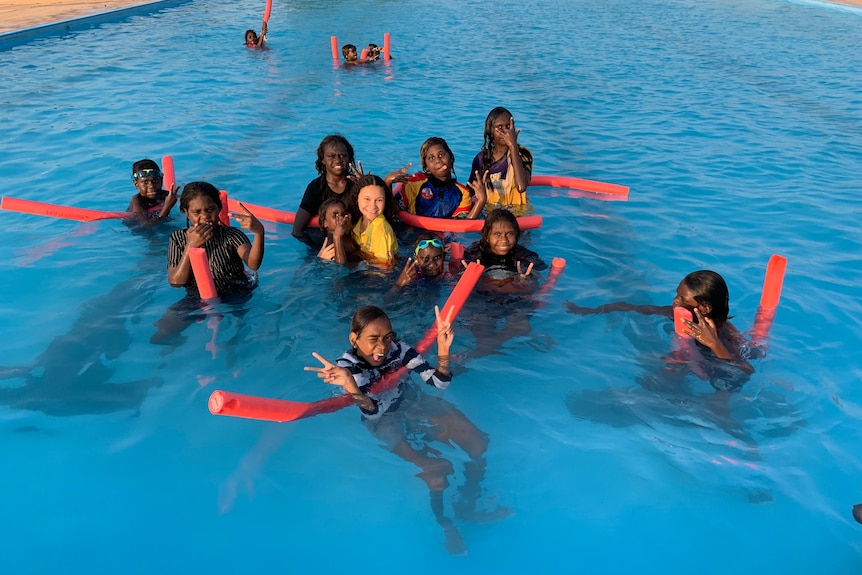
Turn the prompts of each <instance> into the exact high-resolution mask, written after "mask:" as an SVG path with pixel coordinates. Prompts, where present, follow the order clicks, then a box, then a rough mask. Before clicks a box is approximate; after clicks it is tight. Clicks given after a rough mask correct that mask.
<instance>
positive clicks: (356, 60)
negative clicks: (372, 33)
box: [341, 44, 380, 66]
mask: <svg viewBox="0 0 862 575" xmlns="http://www.w3.org/2000/svg"><path fill="white" fill-rule="evenodd" d="M341 55H342V56H344V63H345V64H348V65H351V66H352V65H356V64H368V63H369V62H376V61H378V60H379V59H380V46H378V45H377V44H369V45H368V47H367V48H366V49H365V50H363V51H362V54H359V53H358V52H357V50H356V46H355V45H353V44H345V45H344V46H342V47H341Z"/></svg>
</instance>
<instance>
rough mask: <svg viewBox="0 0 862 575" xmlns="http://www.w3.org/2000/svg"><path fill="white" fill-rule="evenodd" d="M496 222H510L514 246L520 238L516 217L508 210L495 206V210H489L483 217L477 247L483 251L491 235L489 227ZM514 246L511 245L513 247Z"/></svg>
mask: <svg viewBox="0 0 862 575" xmlns="http://www.w3.org/2000/svg"><path fill="white" fill-rule="evenodd" d="M497 222H508V223H509V224H511V226H512V228H513V229H514V230H515V246H517V245H518V240H520V239H521V226H519V225H518V218H516V217H515V216H514V215H513V214H512V212H510V211H509V210H504V209H503V208H497V209H495V210H491V213H490V214H488V217H487V218H485V224H484V225H483V226H482V238H481V239H480V240H479V249H480V250H481V251H483V252H484V251H487V250H488V240H489V239H490V237H491V228H492V227H493V226H494V224H495V223H497ZM515 246H512V247H513V248H514V247H515Z"/></svg>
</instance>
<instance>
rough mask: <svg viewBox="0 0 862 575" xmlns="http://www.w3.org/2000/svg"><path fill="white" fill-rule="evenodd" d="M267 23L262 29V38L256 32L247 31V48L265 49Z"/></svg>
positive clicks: (264, 23)
mask: <svg viewBox="0 0 862 575" xmlns="http://www.w3.org/2000/svg"><path fill="white" fill-rule="evenodd" d="M266 33H267V26H266V21H264V22H263V24H262V25H261V27H260V36H258V35H257V33H256V32H255V31H254V30H246V31H245V45H246V47H247V48H263V46H264V44H265V42H266Z"/></svg>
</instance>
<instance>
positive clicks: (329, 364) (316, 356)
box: [311, 351, 335, 367]
mask: <svg viewBox="0 0 862 575" xmlns="http://www.w3.org/2000/svg"><path fill="white" fill-rule="evenodd" d="M311 355H313V356H314V359H316V360H317V361H319V362H320V363H322V364H323V367H335V364H334V363H332V362H331V361H329V360H328V359H326V358H325V357H323V356H322V355H320V354H319V353H317V352H316V351H312V352H311Z"/></svg>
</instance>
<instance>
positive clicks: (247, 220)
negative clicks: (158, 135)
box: [168, 182, 264, 297]
mask: <svg viewBox="0 0 862 575" xmlns="http://www.w3.org/2000/svg"><path fill="white" fill-rule="evenodd" d="M240 206H241V207H242V210H243V212H244V213H234V214H233V216H234V218H236V220H237V221H239V222H240V224H241V225H242V227H243V229H246V230H249V231H251V233H252V234H254V243H252V242H250V241H249V239H248V236H246V235H245V234H244V233H243V232H242V231H240V230H238V229H237V228H232V227H227V226H224V225H222V223H221V222H220V221H219V212H220V211H221V207H222V205H221V198H220V197H219V192H218V190H217V189H216V188H215V186H213V185H212V184H208V183H206V182H191V183H189V184H186V186H185V187H184V188H183V193H182V195H181V196H180V211H182V212H183V213H184V214H186V218H187V219H186V223H187V226H188V227H187V228H186V229H184V230H176V231H175V232H174V233H173V234H171V239H170V244H169V246H168V281H169V282H170V284H171V285H172V286H174V287H184V288H186V291H187V292H188V293H189V295H192V296H198V295H199V294H198V287H197V283H196V282H195V278H194V274H193V273H192V267H191V262H190V261H189V252H188V248H201V247H202V248H204V249H205V250H206V254H207V259H208V260H209V263H210V268H211V270H212V276H213V281H214V283H215V287H216V292H217V293H218V295H219V297H223V296H226V295H234V294H237V293H243V292H248V291H250V290H251V289H252V288H253V282H252V281H250V279H249V277H248V276H247V275H246V272H245V266H248V267H249V268H250V269H251V270H255V271H256V270H257V269H259V268H260V265H261V263H262V262H263V252H264V230H263V225H262V224H261V223H260V221H258V219H257V218H256V217H254V215H252V213H251V212H249V211H248V210H247V209H246V208H245V207H244V206H242V204H240Z"/></svg>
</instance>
